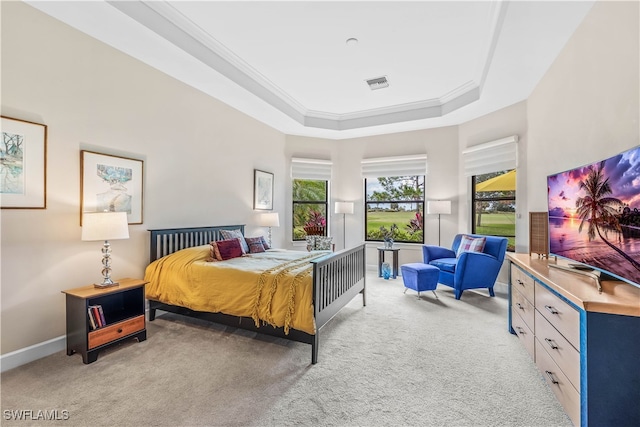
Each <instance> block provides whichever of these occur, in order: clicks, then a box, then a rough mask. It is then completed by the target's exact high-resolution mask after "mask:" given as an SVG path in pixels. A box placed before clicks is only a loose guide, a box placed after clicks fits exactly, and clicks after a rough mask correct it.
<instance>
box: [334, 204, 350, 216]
mask: <svg viewBox="0 0 640 427" xmlns="http://www.w3.org/2000/svg"><path fill="white" fill-rule="evenodd" d="M336 213H337V214H352V213H353V202H336Z"/></svg>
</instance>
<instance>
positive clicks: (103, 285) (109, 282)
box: [93, 278, 120, 289]
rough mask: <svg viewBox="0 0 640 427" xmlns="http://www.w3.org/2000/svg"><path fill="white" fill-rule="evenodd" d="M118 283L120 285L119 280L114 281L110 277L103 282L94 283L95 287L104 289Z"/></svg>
mask: <svg viewBox="0 0 640 427" xmlns="http://www.w3.org/2000/svg"><path fill="white" fill-rule="evenodd" d="M118 285H120V283H119V282H114V281H113V280H111V279H110V278H105V279H104V281H103V282H102V283H94V284H93V287H94V288H98V289H104V288H111V287H114V286H118Z"/></svg>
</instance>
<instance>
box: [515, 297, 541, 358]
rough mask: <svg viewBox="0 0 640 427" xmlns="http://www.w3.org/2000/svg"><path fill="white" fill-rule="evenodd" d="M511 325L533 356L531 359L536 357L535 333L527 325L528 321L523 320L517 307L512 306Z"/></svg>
mask: <svg viewBox="0 0 640 427" xmlns="http://www.w3.org/2000/svg"><path fill="white" fill-rule="evenodd" d="M511 327H512V328H513V330H514V331H515V332H516V335H517V336H518V339H519V340H520V342H521V343H522V345H523V346H524V347H525V348H526V349H527V352H528V353H529V355H530V356H531V359H535V356H534V355H535V344H534V335H533V332H532V330H531V329H530V328H529V326H527V324H526V322H525V321H524V320H522V317H520V314H518V313H517V309H516V308H511Z"/></svg>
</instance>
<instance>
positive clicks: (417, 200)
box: [365, 175, 424, 243]
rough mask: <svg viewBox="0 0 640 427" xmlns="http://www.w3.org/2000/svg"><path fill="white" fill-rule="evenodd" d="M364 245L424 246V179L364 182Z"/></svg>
mask: <svg viewBox="0 0 640 427" xmlns="http://www.w3.org/2000/svg"><path fill="white" fill-rule="evenodd" d="M365 192H366V195H365V227H366V230H365V234H366V240H367V241H383V240H384V239H385V237H390V238H392V239H393V240H394V241H395V242H406V243H424V232H423V228H424V218H423V215H424V175H417V176H394V177H380V178H377V179H376V178H373V179H366V180H365Z"/></svg>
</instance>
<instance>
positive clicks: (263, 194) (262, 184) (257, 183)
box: [253, 169, 273, 210]
mask: <svg viewBox="0 0 640 427" xmlns="http://www.w3.org/2000/svg"><path fill="white" fill-rule="evenodd" d="M253 209H259V210H272V209H273V174H272V173H270V172H264V171H261V170H258V169H254V170H253Z"/></svg>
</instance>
